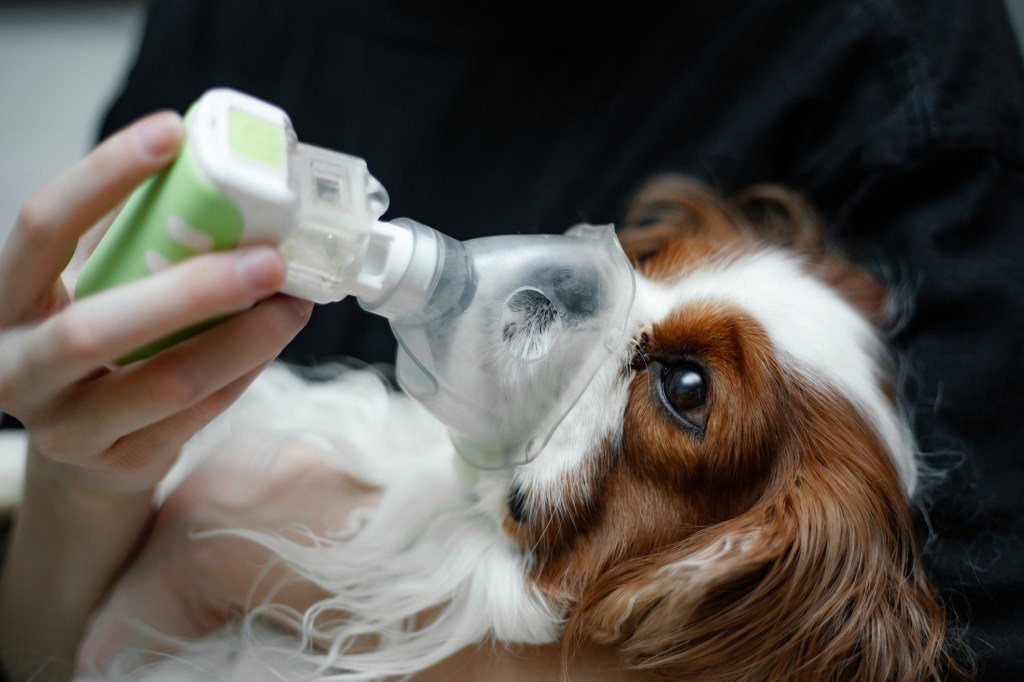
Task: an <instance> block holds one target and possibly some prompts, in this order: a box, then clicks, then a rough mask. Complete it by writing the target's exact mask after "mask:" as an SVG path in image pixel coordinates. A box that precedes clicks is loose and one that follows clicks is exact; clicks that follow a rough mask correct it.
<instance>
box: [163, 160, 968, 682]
mask: <svg viewBox="0 0 1024 682" xmlns="http://www.w3.org/2000/svg"><path fill="white" fill-rule="evenodd" d="M620 236H621V240H622V242H623V245H624V247H625V248H626V250H627V252H629V253H630V254H631V256H632V257H633V258H634V260H635V263H636V271H637V279H638V282H637V295H636V302H635V304H634V308H633V312H632V315H631V320H630V323H629V324H630V328H629V332H630V333H629V334H628V335H627V338H626V339H624V340H623V342H622V344H621V347H620V348H618V349H617V351H616V352H615V353H614V354H613V357H612V358H611V359H610V360H609V361H608V362H607V364H606V365H605V366H604V367H603V369H602V370H601V371H600V372H599V374H598V375H597V377H596V378H595V379H594V380H593V382H592V383H591V384H590V386H589V387H588V389H587V391H586V392H585V393H584V395H583V397H582V398H581V399H580V401H579V403H578V404H577V405H576V406H575V407H574V409H573V410H572V411H571V412H570V414H569V415H568V416H567V417H566V419H565V420H564V421H563V422H562V423H561V424H560V426H559V427H558V429H557V430H556V431H555V433H554V435H553V437H552V439H551V441H550V442H549V443H548V445H547V446H546V448H545V449H544V450H543V452H542V453H541V454H540V456H539V457H538V458H537V459H536V460H535V461H533V462H531V463H529V464H526V465H522V466H519V467H515V468H513V469H511V470H508V471H503V472H477V471H474V470H471V469H469V468H468V467H466V466H465V465H463V464H461V463H460V462H459V460H458V458H457V457H456V456H455V455H454V454H453V451H452V449H451V447H450V445H449V444H448V441H447V439H446V437H445V434H444V430H443V428H442V427H440V425H438V424H437V423H436V422H434V421H433V420H432V419H431V418H429V417H428V416H427V415H425V413H423V412H422V411H420V410H418V409H417V407H416V406H415V405H413V404H411V403H409V402H408V401H407V400H406V399H404V398H403V397H402V396H400V395H397V394H393V393H389V392H388V391H387V390H386V389H385V388H384V387H383V385H382V383H381V382H380V381H378V380H377V379H376V378H375V377H374V376H373V375H371V374H370V373H366V372H348V373H345V374H342V375H341V376H340V377H339V378H338V379H337V380H335V381H334V382H332V383H329V384H317V385H316V386H315V387H310V386H308V385H307V384H306V383H305V382H303V381H301V380H299V379H297V378H295V377H294V376H291V375H289V374H287V373H285V372H282V371H275V372H271V373H270V374H268V376H267V377H266V378H265V379H264V380H263V382H262V383H261V384H259V385H257V386H256V387H255V388H254V390H253V391H252V393H251V395H250V396H249V397H248V398H247V399H245V400H243V404H242V405H241V406H240V407H239V408H238V409H237V410H235V411H234V412H233V413H232V414H231V415H229V416H228V417H227V420H228V422H229V423H230V424H231V426H230V428H229V429H228V430H230V431H232V432H233V433H237V432H238V431H239V430H240V429H243V430H244V429H249V428H252V429H259V430H270V431H274V432H276V433H279V434H280V433H294V434H300V436H301V437H302V438H306V439H312V440H310V441H309V442H314V443H315V444H316V446H317V448H318V449H319V451H321V452H323V453H324V457H325V458H326V459H327V460H328V461H329V462H331V463H332V465H333V466H336V467H337V468H339V469H341V470H344V471H346V472H347V473H348V474H350V475H352V476H355V477H356V478H358V479H360V480H362V481H363V482H365V483H367V484H369V485H373V486H377V487H380V489H381V491H382V492H381V498H380V504H379V506H377V507H376V508H375V509H373V510H372V511H365V512H362V513H361V515H360V516H359V517H358V518H353V523H352V524H351V527H350V528H348V529H339V532H337V533H334V534H331V535H329V536H328V537H324V538H319V539H317V540H316V541H312V540H310V539H308V538H306V539H295V538H291V539H288V538H285V537H284V536H281V535H275V534H272V533H256V532H244V531H239V535H241V536H243V537H246V538H248V539H250V540H252V541H254V542H258V543H260V544H262V545H264V546H266V547H269V548H271V549H272V550H273V551H274V552H275V553H276V554H277V555H279V556H280V557H281V558H282V559H283V560H284V561H285V562H286V563H288V564H289V565H290V566H291V567H292V568H293V570H294V571H295V572H297V573H298V574H299V575H301V576H303V577H304V578H306V579H309V580H312V581H314V582H315V583H316V584H317V585H319V586H320V588H322V589H325V590H326V591H327V593H328V594H329V597H327V598H326V599H324V600H322V601H321V602H320V603H318V604H317V605H316V606H314V607H313V609H311V610H310V611H309V612H307V613H306V614H297V615H296V614H293V615H292V618H291V620H292V621H293V622H294V625H295V626H296V627H298V628H300V629H301V630H303V635H304V636H303V637H301V638H299V637H296V638H293V640H288V639H285V640H284V641H283V642H282V641H279V640H274V642H273V644H272V645H271V644H268V643H267V642H268V640H267V639H266V635H262V636H256V635H254V634H253V632H254V630H253V623H254V621H257V620H258V618H256V619H253V618H250V619H248V620H247V621H246V622H245V623H244V624H243V626H239V627H235V628H233V629H232V631H231V632H228V633H222V634H221V635H220V636H218V637H214V638H211V639H210V640H208V641H205V642H200V643H194V644H191V645H189V647H188V649H187V650H186V651H185V652H184V654H183V655H185V656H190V657H191V659H192V661H191V662H190V663H188V664H181V663H180V662H179V661H176V660H171V661H169V662H168V663H167V664H166V668H165V670H164V672H163V673H160V672H159V670H154V671H153V674H154V675H161V674H162V675H164V676H165V678H166V679H228V678H231V679H243V677H244V679H247V680H248V679H256V675H257V673H256V672H254V671H256V670H260V671H263V673H265V676H266V679H281V678H280V677H278V676H280V675H283V676H284V679H292V678H295V679H319V678H323V679H330V680H371V679H388V678H398V677H400V676H403V675H412V674H415V673H416V672H418V671H421V670H424V669H427V668H429V667H430V666H432V665H434V664H436V663H437V662H438V661H441V660H443V659H445V658H446V657H448V656H450V655H452V654H454V653H455V652H457V651H459V650H462V649H464V648H465V647H467V646H470V645H473V644H475V643H479V642H483V641H498V642H509V643H512V642H520V643H548V642H556V641H561V642H563V645H564V646H565V652H566V654H565V655H566V656H567V657H568V656H571V654H572V651H573V647H574V646H575V645H576V644H577V643H579V642H593V643H597V644H601V645H608V646H611V647H614V648H615V649H617V651H618V652H619V653H620V654H621V657H622V660H623V662H624V665H626V666H628V667H633V668H636V669H639V670H643V671H647V672H648V673H649V674H651V675H653V676H655V677H657V678H663V679H670V680H682V679H699V680H769V679H771V680H775V679H808V680H832V679H851V680H853V679H857V680H921V679H932V678H938V677H939V676H940V671H941V670H942V668H943V666H944V665H947V663H948V660H947V658H946V653H945V651H946V645H945V623H946V620H945V616H944V613H943V610H942V608H941V607H940V605H939V603H938V601H937V599H936V596H935V592H934V590H933V589H932V588H931V587H930V586H929V584H928V581H927V580H926V578H925V576H924V575H923V574H922V571H921V567H920V564H919V558H918V549H917V547H916V543H915V530H914V524H913V512H912V506H911V502H910V499H911V498H912V496H913V495H914V493H915V490H916V488H917V486H918V483H919V476H920V474H919V465H918V461H917V451H916V449H915V443H914V439H913V436H912V434H911V430H910V428H909V426H908V424H907V422H906V420H905V419H904V416H903V414H902V413H901V410H900V407H899V404H898V400H897V391H896V387H895V385H894V377H893V369H894V364H893V362H892V358H891V357H890V353H889V350H888V348H887V346H886V342H885V339H884V333H883V330H884V328H885V325H886V324H887V323H888V322H889V321H890V319H891V318H892V315H893V312H894V311H895V310H896V307H895V306H893V305H892V301H891V297H890V296H889V294H888V293H887V290H886V289H885V288H883V287H882V286H881V285H880V284H879V283H878V282H876V281H875V280H874V279H873V278H872V277H871V276H869V274H868V273H867V272H866V271H865V270H863V269H861V268H859V267H857V266H855V265H853V264H852V263H850V262H848V261H847V260H845V259H844V258H842V257H841V256H840V255H838V254H836V253H835V252H833V251H830V250H829V249H828V248H826V246H825V244H824V241H823V238H822V234H821V231H820V229H819V225H818V223H817V219H816V217H815V216H814V215H813V214H812V212H811V211H810V210H808V209H807V208H806V206H805V205H804V204H803V203H802V202H801V201H800V200H799V199H798V198H797V197H795V196H794V195H792V194H791V193H789V192H787V191H785V190H782V189H779V188H773V187H762V188H755V189H752V190H750V191H747V192H745V193H743V194H741V195H738V196H736V197H734V198H731V199H728V200H722V199H720V198H718V197H717V196H715V195H714V194H713V193H712V192H710V191H709V190H708V189H706V188H705V187H703V186H701V185H699V184H697V183H694V182H692V181H689V180H686V179H684V178H680V177H663V178H659V179H656V180H654V181H652V182H651V183H649V184H647V185H646V186H645V187H644V188H642V190H641V191H640V192H639V193H638V195H637V197H636V199H635V201H634V202H633V204H632V206H631V208H630V211H629V214H628V216H627V218H626V221H625V226H624V228H623V229H622V231H621V232H620ZM246 401H247V402H246ZM214 431H216V429H214ZM207 447H216V446H215V445H212V446H207ZM264 608H270V609H271V610H272V607H264ZM257 611H259V610H257ZM338 614H343V615H341V616H338ZM278 615H279V616H280V615H281V614H278ZM302 616H304V620H303V617H302ZM285 620H287V618H285ZM253 637H255V638H256V639H257V640H258V641H259V644H256V645H254V644H253V643H252V642H253ZM289 642H291V643H289ZM310 642H314V643H315V644H314V645H308V644H309V643H310ZM303 643H306V644H307V645H308V646H303ZM227 669H233V670H234V671H235V672H234V673H229V672H227ZM243 669H244V670H245V671H247V672H245V673H244V675H243V676H242V677H237V675H239V674H241V673H240V672H239V671H240V670H243ZM203 671H207V672H205V673H204V672H203ZM263 673H261V674H263ZM232 674H233V675H235V676H236V677H231V675H232ZM161 679H164V678H161Z"/></svg>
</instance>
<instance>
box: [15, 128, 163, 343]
mask: <svg viewBox="0 0 1024 682" xmlns="http://www.w3.org/2000/svg"><path fill="white" fill-rule="evenodd" d="M182 132H183V128H182V122H181V118H180V117H179V116H178V115H177V114H175V113H173V112H160V113H157V114H153V115H151V116H148V117H146V118H144V119H142V120H140V121H138V122H136V123H134V124H133V125H131V126H129V127H128V128H126V129H124V130H123V131H121V132H119V133H117V134H115V135H113V136H112V137H110V138H109V139H107V140H106V141H105V142H103V143H102V144H101V145H99V146H98V147H97V148H96V149H95V150H93V152H92V153H90V154H89V155H88V156H86V157H85V158H84V159H83V160H82V161H80V162H79V163H78V164H76V165H75V166H73V167H72V168H70V169H69V170H68V171H66V172H65V173H64V174H62V175H60V176H59V177H57V178H56V179H55V180H53V181H52V182H50V183H49V184H48V185H46V186H45V187H43V188H42V189H40V190H39V191H38V192H36V193H35V194H34V195H33V196H32V197H31V198H30V199H29V200H28V202H27V203H26V204H25V206H24V208H23V209H22V211H21V214H20V215H19V217H18V220H17V223H16V224H15V226H14V229H13V231H12V232H11V235H10V237H9V239H8V242H7V244H6V246H5V247H4V249H3V251H2V252H0V291H2V292H4V296H5V298H4V306H3V311H2V312H0V327H2V326H6V325H7V324H10V323H12V322H14V321H17V320H20V319H23V316H24V315H25V314H26V310H27V309H28V308H29V307H30V306H31V305H32V304H33V303H34V302H36V301H37V300H38V299H39V298H40V297H41V296H42V295H43V294H44V293H45V292H48V291H49V290H50V288H51V286H52V283H53V282H54V281H55V280H56V278H57V277H58V276H59V275H60V272H61V271H62V270H63V269H64V266H65V265H66V264H67V261H68V259H69V258H70V256H71V254H72V252H73V251H74V246H75V240H76V239H77V238H78V236H79V235H81V234H82V233H83V232H85V231H86V230H88V229H89V227H91V226H92V225H93V224H94V223H95V222H97V221H98V220H99V219H100V218H102V217H103V216H104V215H105V214H106V213H108V212H109V211H111V210H112V209H113V208H114V207H115V206H116V205H117V204H118V203H119V202H120V201H122V200H123V199H124V198H125V197H126V196H127V195H128V194H129V193H130V192H131V190H132V189H133V188H134V187H135V186H136V185H138V184H139V183H140V182H142V180H144V179H145V178H146V177H147V176H149V175H151V174H152V173H154V172H156V171H157V170H159V169H160V168H162V167H163V166H165V165H166V164H167V163H168V162H169V161H170V160H171V159H172V158H173V157H174V154H175V153H176V151H177V149H178V145H179V144H180V142H181V137H182Z"/></svg>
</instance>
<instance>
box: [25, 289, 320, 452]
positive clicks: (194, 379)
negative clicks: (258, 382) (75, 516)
mask: <svg viewBox="0 0 1024 682" xmlns="http://www.w3.org/2000/svg"><path fill="white" fill-rule="evenodd" d="M308 315H309V306H308V304H307V303H304V302H300V301H297V300H296V299H291V298H288V297H285V296H277V297H274V298H272V299H269V300H267V301H264V302H263V303H260V304H259V305H257V306H256V307H255V308H254V309H253V310H251V311H247V312H245V313H243V314H240V315H237V316H235V317H233V318H231V319H229V320H227V321H225V322H223V323H222V324H220V325H217V326H216V327H214V328H212V329H210V330H208V331H206V332H204V333H203V334H202V335H200V336H198V337H196V338H194V339H191V340H189V341H187V342H184V343H182V344H179V345H178V346H175V347H173V348H171V349H168V350H167V351H165V352H163V353H160V354H159V355H157V356H156V357H154V358H152V359H151V360H149V361H147V362H143V363H137V364H135V365H133V366H131V367H127V368H125V369H124V370H122V371H118V372H113V373H110V374H107V375H105V376H102V377H99V378H97V379H95V380H93V381H90V382H88V384H86V385H85V386H83V388H82V390H80V391H78V392H77V393H76V394H75V396H74V399H73V400H69V401H66V402H65V403H64V405H63V406H62V415H63V419H62V420H61V423H60V428H61V430H62V431H63V432H64V433H67V434H74V436H73V437H70V438H69V437H68V436H64V437H63V438H59V439H58V440H60V441H62V442H66V441H67V440H69V439H70V440H73V441H74V443H75V449H76V450H77V451H82V450H84V451H87V452H100V451H103V450H106V449H107V448H110V447H111V446H113V445H114V443H115V442H117V441H118V440H119V438H120V437H121V435H122V434H130V433H134V432H136V431H141V430H143V429H146V428H147V427H150V426H152V425H154V424H157V423H161V422H164V421H165V420H168V419H170V418H171V417H173V416H174V415H177V414H179V413H182V414H184V413H186V412H187V413H188V414H187V415H186V416H185V417H184V418H183V419H182V420H180V422H173V423H170V424H167V425H166V426H168V427H174V428H181V429H182V430H183V432H187V431H188V429H189V428H192V426H194V425H195V424H199V423H202V424H201V425H205V421H204V420H206V421H208V419H206V415H207V414H209V418H212V416H216V414H219V413H220V411H221V410H222V409H224V408H225V407H227V405H228V404H229V402H224V401H225V400H228V401H233V400H234V398H235V397H237V396H236V395H235V394H233V393H230V392H229V393H224V392H223V388H222V387H225V386H229V385H233V382H235V381H236V380H237V379H239V378H241V377H243V376H248V374H249V373H250V372H251V370H252V369H253V368H254V367H262V366H263V365H265V364H266V363H268V362H270V361H271V360H272V359H273V358H274V357H276V356H277V354H278V352H279V351H280V349H281V348H282V347H283V346H284V345H285V344H286V343H287V342H288V341H290V340H291V339H292V338H293V337H294V336H295V334H296V333H297V332H298V331H299V329H301V327H302V325H303V324H304V323H305V322H306V320H307V319H308ZM211 396H212V397H214V398H215V400H213V401H211V400H209V399H210V397H211ZM197 411H198V412H199V413H200V414H195V413H196V412H197ZM98 414H99V415H104V417H103V419H97V418H96V415H98ZM197 420H198V421H197ZM195 428H196V430H198V428H199V427H198V426H196V427H195ZM158 432H159V429H157V431H154V433H153V434H149V435H148V436H146V437H147V438H152V437H155V436H154V434H156V433H158ZM43 435H45V434H43ZM189 435H191V434H190V433H189ZM186 437H187V436H186ZM172 440H173V438H172ZM121 441H122V442H118V443H117V448H121V449H122V450H123V449H124V448H123V447H122V446H123V445H125V443H124V442H123V439H121ZM117 448H115V450H116V449H117ZM60 449H61V448H60V447H56V446H51V448H50V452H51V453H59V451H60ZM51 456H59V454H51Z"/></svg>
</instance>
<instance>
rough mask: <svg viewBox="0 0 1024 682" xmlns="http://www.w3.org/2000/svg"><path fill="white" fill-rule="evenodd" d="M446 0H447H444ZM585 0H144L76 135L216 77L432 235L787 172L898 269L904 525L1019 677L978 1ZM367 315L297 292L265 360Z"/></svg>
mask: <svg viewBox="0 0 1024 682" xmlns="http://www.w3.org/2000/svg"><path fill="white" fill-rule="evenodd" d="M463 4H465V7H462V5H463ZM606 7H607V9H604V10H602V9H598V8H597V6H596V5H591V6H588V8H587V12H586V14H585V15H579V16H572V17H567V16H566V17H565V18H559V17H560V16H564V15H563V14H559V13H554V12H551V11H549V9H548V6H547V5H541V4H531V3H529V2H527V3H525V4H523V3H510V4H502V3H498V4H495V3H486V4H483V5H480V6H477V5H473V4H471V3H455V2H431V3H421V2H417V1H416V0H407V1H404V2H403V1H399V0H387V1H383V0H374V1H373V2H364V3H355V2H345V1H343V0H335V1H332V2H316V1H313V0H309V1H303V0H282V1H279V2H272V1H261V0H224V1H220V2H213V1H211V0H156V1H155V2H154V3H153V4H152V7H151V11H150V13H149V17H148V24H147V27H146V33H145V38H144V41H143V43H142V45H141V50H140V53H139V56H138V61H137V63H136V64H135V65H134V67H133V69H132V71H131V74H130V77H129V78H128V80H127V82H126V84H125V87H124V91H123V93H122V94H121V95H120V97H119V98H118V99H117V101H116V102H115V103H114V105H113V106H112V108H111V110H110V112H109V116H108V118H107V119H106V122H105V124H104V128H103V132H104V134H106V133H109V132H110V131H112V130H114V129H115V128H117V127H120V126H122V125H124V124H126V123H128V122H129V121H130V120H131V119H133V118H135V117H137V116H139V115H141V114H143V113H146V112H148V111H150V110H153V109H156V108H160V107H168V106H170V107H174V108H176V109H178V110H184V109H185V108H186V107H187V106H188V104H189V103H191V102H192V101H193V100H195V99H196V98H197V97H198V96H199V95H200V94H201V93H202V92H203V91H204V90H206V89H207V88H210V87H212V86H221V85H225V86H231V87H235V88H238V89H240V90H243V91H245V92H249V93H251V94H253V95H256V96H259V97H262V98H264V99H267V100H269V101H271V102H274V103H275V104H278V105H279V106H281V107H283V108H284V109H285V110H286V111H287V112H289V114H290V116H291V118H292V121H293V123H294V125H295V128H296V130H297V131H298V134H299V137H300V139H302V140H303V141H306V142H310V143H314V144H318V145H322V146H326V147H329V148H333V149H337V150H341V151H346V152H349V153H352V154H356V155H359V156H362V157H363V158H365V159H367V161H368V163H369V166H370V169H371V172H373V173H374V174H375V175H376V176H377V177H378V178H379V179H380V180H381V182H382V183H383V184H384V186H385V187H386V188H387V189H388V191H389V193H390V195H391V198H392V208H391V209H390V210H389V211H388V213H387V214H386V216H387V217H397V216H402V215H406V216H409V217H412V218H415V219H417V220H419V221H421V222H424V223H426V224H427V225H430V226H432V227H435V228H437V229H439V230H441V231H442V232H445V233H447V234H450V235H452V236H453V237H456V238H458V239H466V238H470V237H474V236H483V235H486V234H501V233H517V232H534V231H538V232H560V231H562V230H564V229H565V228H566V227H568V226H569V225H570V224H572V223H574V222H578V221H581V220H582V221H588V222H595V223H601V222H613V221H615V220H617V218H618V217H619V215H620V212H621V210H622V208H623V202H624V201H625V200H626V198H627V197H628V196H629V195H630V192H631V190H632V189H633V188H634V187H635V186H636V185H637V184H638V183H640V182H641V181H643V180H644V179H645V178H647V177H649V176H650V175H652V174H654V173H656V172H659V171H666V170H669V171H679V172H684V173H688V174H690V175H694V176H696V177H698V178H701V179H703V180H705V181H706V182H708V183H710V184H711V185H713V186H715V187H717V188H720V189H721V190H722V191H723V192H726V193H727V192H730V191H733V190H736V189H740V188H743V187H745V186H747V185H750V184H752V183H755V182H763V181H768V182H775V183H781V184H785V185H789V186H791V187H794V188H796V189H798V190H800V191H802V192H803V193H805V194H806V195H807V196H808V197H809V199H810V200H811V202H812V203H813V204H814V205H815V206H816V207H817V208H818V209H819V210H820V211H821V212H822V213H823V215H824V216H825V218H826V220H827V223H828V227H829V231H830V233H831V234H832V235H833V236H834V237H836V238H838V239H839V240H841V241H842V242H843V243H844V244H845V245H847V247H848V248H849V250H850V251H851V252H852V253H853V254H854V255H855V256H857V257H859V258H861V259H868V260H870V261H872V262H875V263H877V264H878V265H880V266H883V267H885V268H887V269H889V271H890V272H891V273H893V274H894V275H896V276H897V279H899V280H900V281H902V282H903V283H910V284H913V285H914V288H915V300H916V310H915V313H914V316H913V317H912V319H911V321H910V322H909V324H908V325H907V326H906V327H905V329H903V330H902V332H901V333H900V335H899V336H898V338H897V344H898V347H899V349H900V350H901V352H902V354H903V356H904V360H905V363H906V367H907V370H908V385H907V390H908V392H909V394H910V399H911V405H912V408H913V414H914V416H915V418H916V428H917V431H918V434H919V438H920V443H921V446H922V448H923V449H924V450H925V451H926V452H929V453H934V454H935V456H936V461H937V463H938V464H940V465H942V466H944V467H945V468H946V469H947V471H946V473H945V476H944V477H943V478H941V479H940V480H938V481H937V482H936V483H934V484H933V485H932V486H930V487H929V488H928V489H927V490H926V498H927V499H926V502H927V503H928V510H929V515H930V524H931V529H932V531H933V533H934V535H933V536H932V538H931V539H930V541H929V542H928V544H927V547H926V560H927V563H928V565H929V569H930V573H931V575H932V577H933V578H934V579H935V580H936V581H937V583H938V584H939V585H940V586H941V587H942V589H943V593H944V596H945V598H946V599H947V600H948V602H949V603H950V604H951V606H952V607H953V608H954V610H955V611H956V613H957V614H958V617H959V618H960V619H961V620H963V621H965V622H967V623H968V624H969V629H968V635H969V638H970V642H971V644H972V647H973V649H974V650H975V652H976V653H977V655H978V657H979V659H980V661H981V663H982V673H983V674H982V678H983V679H991V680H997V679H1006V680H1019V679H1024V598H1022V597H1020V596H1019V595H1022V594H1024V538H1022V535H1024V522H1022V521H1021V519H1022V518H1024V494H1022V482H1024V456H1022V453H1021V446H1020V443H1022V442H1024V419H1022V417H1024V390H1022V389H1024V360H1022V353H1021V350H1020V349H1022V348H1024V267H1022V266H1021V265H1020V264H1019V263H1018V258H1020V254H1024V69H1022V65H1021V60H1020V55H1019V53H1018V51H1017V46H1016V44H1015V42H1014V37H1013V35H1012V34H1011V31H1010V28H1009V23H1008V19H1007V17H1006V14H1005V10H1004V8H1003V6H1002V5H1001V4H1000V3H999V2H998V0H967V1H965V0H813V1H809V0H720V1H717V2H705V1H703V0H699V1H693V2H673V3H652V2H646V1H644V0H641V1H639V2H633V3H628V4H627V5H625V6H623V5H619V4H611V5H606ZM393 353H394V342H393V340H392V338H391V335H390V333H389V332H388V330H387V328H386V325H385V323H384V322H383V321H382V320H380V319H378V318H374V317H372V316H369V315H365V314H363V313H361V312H360V311H359V310H358V308H357V306H355V305H354V303H352V302H351V301H346V302H343V303H341V304H336V305H331V306H321V307H319V308H318V309H317V310H316V312H315V313H314V316H313V320H312V322H311V323H310V325H309V326H308V327H307V329H306V330H305V331H304V332H303V333H302V334H300V336H299V337H298V338H297V339H296V341H295V342H294V343H293V344H292V345H291V346H290V347H289V348H288V350H287V351H286V353H285V357H286V358H288V359H290V360H293V361H300V362H306V363H309V362H314V361H316V360H321V359H325V358H328V357H330V356H355V357H359V358H362V359H365V360H368V361H391V360H392V359H393Z"/></svg>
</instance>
